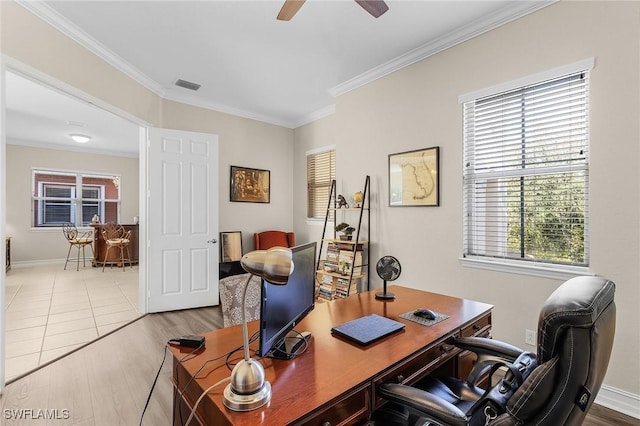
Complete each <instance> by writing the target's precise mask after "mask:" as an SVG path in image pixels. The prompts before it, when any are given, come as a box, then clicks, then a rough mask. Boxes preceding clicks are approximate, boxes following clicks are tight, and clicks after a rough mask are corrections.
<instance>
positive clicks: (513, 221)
mask: <svg viewBox="0 0 640 426" xmlns="http://www.w3.org/2000/svg"><path fill="white" fill-rule="evenodd" d="M588 77H589V73H588V70H582V71H579V72H574V73H571V74H568V75H563V76H560V77H556V78H552V79H547V80H545V81H539V82H535V83H533V84H527V85H525V86H522V87H517V88H515V89H511V90H507V91H504V92H501V93H496V94H490V95H488V96H483V97H481V98H477V99H472V100H469V101H467V102H465V103H464V176H463V179H464V216H465V217H464V256H465V257H472V258H479V259H485V260H490V261H498V262H499V261H501V260H507V261H513V260H515V261H518V262H531V263H533V262H540V263H544V264H554V265H571V266H577V267H584V266H588V264H589V251H588V235H589V234H588V223H589V222H588V210H587V206H588V177H589V97H588V94H589V78H588ZM550 266H551V265H550Z"/></svg>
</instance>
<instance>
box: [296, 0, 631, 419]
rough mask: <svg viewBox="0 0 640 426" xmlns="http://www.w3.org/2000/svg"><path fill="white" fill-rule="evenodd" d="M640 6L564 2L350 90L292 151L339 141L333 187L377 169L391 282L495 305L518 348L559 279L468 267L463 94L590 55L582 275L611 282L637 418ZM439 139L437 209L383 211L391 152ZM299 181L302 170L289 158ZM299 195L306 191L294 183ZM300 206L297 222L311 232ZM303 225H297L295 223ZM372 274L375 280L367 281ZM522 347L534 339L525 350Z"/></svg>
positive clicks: (619, 346) (379, 224)
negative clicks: (395, 264) (393, 264)
mask: <svg viewBox="0 0 640 426" xmlns="http://www.w3.org/2000/svg"><path fill="white" fill-rule="evenodd" d="M639 18H640V2H620V3H618V2H560V3H557V4H554V5H552V6H549V7H547V8H545V9H542V10H540V11H538V12H536V13H534V14H532V15H529V16H527V17H525V18H522V19H520V20H518V21H515V22H512V23H510V24H508V25H505V26H503V27H501V28H498V29H496V30H493V31H491V32H489V33H486V34H484V35H481V36H479V37H476V38H474V39H472V40H470V41H467V42H465V43H463V44H460V45H458V46H456V47H454V48H451V49H449V50H446V51H444V52H441V53H439V54H437V55H434V56H432V57H430V58H427V59H425V60H423V61H421V62H419V63H416V64H414V65H412V66H410V67H407V68H404V69H402V70H400V71H397V72H395V73H392V74H390V75H388V76H386V77H384V78H381V79H379V80H376V81H374V82H372V83H369V84H367V85H365V86H363V87H360V88H358V89H356V90H353V91H351V92H349V93H346V94H344V95H342V96H341V97H339V98H338V99H337V104H336V113H335V114H334V115H333V116H332V117H330V118H327V119H323V120H320V121H318V122H315V123H312V124H309V125H307V126H304V127H303V128H300V129H296V132H295V135H296V152H295V157H296V159H299V158H302V156H303V155H304V152H305V151H306V150H309V149H311V148H315V147H320V146H323V145H326V144H331V143H335V144H336V151H337V152H336V155H337V159H336V162H337V170H336V171H337V177H338V179H337V184H338V188H339V189H338V192H339V193H340V192H341V191H342V192H343V193H345V194H351V193H353V191H355V190H356V188H357V186H359V185H361V181H362V179H363V177H364V175H366V174H370V175H371V177H372V188H373V192H372V195H373V200H372V207H373V213H372V240H373V244H372V259H373V261H375V260H376V259H377V258H378V257H379V256H381V255H386V254H392V255H394V256H396V257H398V259H400V261H401V263H402V276H401V277H400V279H399V280H398V281H397V283H398V284H402V285H406V286H410V287H417V288H422V289H427V290H431V291H435V292H440V293H446V294H452V295H456V296H462V297H466V298H470V299H476V300H480V301H484V302H488V303H491V304H494V305H495V309H494V316H493V319H494V336H495V337H496V338H499V339H501V340H506V341H508V342H510V343H513V344H516V345H518V346H521V347H522V346H524V330H525V328H529V329H535V328H536V326H537V319H538V312H539V309H540V306H541V305H542V303H543V302H544V301H545V300H546V298H547V297H548V295H549V294H550V293H551V292H552V291H553V290H554V289H555V288H556V287H557V286H558V285H559V284H560V282H559V281H557V280H550V279H543V278H536V277H531V276H524V275H512V274H507V273H498V272H490V271H482V270H477V269H469V268H466V267H463V266H461V264H460V262H459V260H458V259H459V258H460V256H461V254H462V107H461V105H460V104H459V102H458V96H459V95H461V94H464V93H467V92H471V91H474V90H478V89H483V88H486V87H490V86H493V85H496V84H499V83H502V82H506V81H510V80H514V79H517V78H520V77H524V76H528V75H531V74H535V73H537V72H541V71H546V70H549V69H553V68H556V67H559V66H563V65H566V64H571V63H574V62H577V61H579V60H582V59H586V58H589V57H595V59H596V66H595V68H594V70H593V72H592V74H591V106H592V108H591V162H590V191H591V192H590V230H591V243H590V248H591V268H590V269H591V271H592V272H593V273H596V274H599V275H603V276H606V277H608V278H610V279H612V280H613V281H614V282H616V284H617V293H616V303H617V306H618V326H617V331H616V339H615V347H614V351H613V355H612V359H611V363H610V367H609V370H608V374H607V377H606V380H605V384H606V385H607V386H609V387H611V388H612V389H613V392H614V393H615V392H616V390H620V391H622V392H621V393H622V394H624V393H625V392H628V393H630V394H631V396H630V401H631V403H634V402H635V405H636V406H635V414H636V415H640V409H639V408H638V406H637V405H638V401H640V396H639V395H640V346H639V344H640V343H639V342H640V332H639V327H638V324H640V314H639V312H640V309H638V308H639V306H640V296H639V288H640V285H639V283H640V273H639V272H640V271H639V267H638V260H639V259H640V245H639V243H640V227H639V222H640V221H639V220H638V218H639V217H640V191H639V185H640V176H639V173H638V157H639V154H640V151H639V140H640V131H639V120H638V119H639V117H640V106H639V94H640V84H639V82H640V55H639V53H640V25H639V22H640V19H639ZM431 146H440V154H441V158H440V160H441V167H440V179H441V205H440V207H393V208H392V207H388V200H387V197H388V195H387V194H388V175H387V173H388V157H387V156H388V154H391V153H397V152H403V151H408V150H413V149H419V148H427V147H431ZM294 178H295V180H296V181H300V180H302V179H304V168H303V167H295V177H294ZM294 191H295V192H294V198H300V197H301V196H302V195H301V194H303V191H304V188H303V187H302V186H301V185H297V186H296V187H295V188H294ZM298 216H299V212H296V222H295V223H296V231H297V232H298V233H307V234H309V235H316V238H319V234H318V227H317V226H314V225H305V224H303V223H302V222H301V221H300V219H299V218H298ZM299 226H302V229H299V228H298V227H299ZM372 283H374V284H375V286H376V287H380V286H381V281H380V280H379V279H378V278H377V277H374V278H372ZM529 348H531V347H529Z"/></svg>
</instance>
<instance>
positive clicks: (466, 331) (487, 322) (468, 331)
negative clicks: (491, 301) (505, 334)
mask: <svg viewBox="0 0 640 426" xmlns="http://www.w3.org/2000/svg"><path fill="white" fill-rule="evenodd" d="M490 327H491V314H487V315H485V316H483V317H481V318H479V319H478V320H477V321H476V322H474V323H473V324H470V325H468V326H466V327H465V328H463V329H462V330H461V332H460V335H461V336H462V337H470V336H478V335H483V334H484V333H483V332H484V331H485V330H488V329H489V328H490Z"/></svg>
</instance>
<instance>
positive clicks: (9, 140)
mask: <svg viewBox="0 0 640 426" xmlns="http://www.w3.org/2000/svg"><path fill="white" fill-rule="evenodd" d="M1 71H3V72H4V76H5V95H6V101H5V102H6V104H5V108H6V109H5V111H6V112H5V117H6V119H5V129H6V130H5V153H6V157H5V160H6V167H5V170H4V174H5V176H4V178H5V182H7V185H6V209H5V211H6V214H5V221H4V228H5V233H6V237H7V238H10V241H11V249H10V255H11V269H9V270H7V271H6V275H5V277H4V282H3V286H2V288H1V289H0V291H3V292H4V306H3V308H5V321H4V323H5V327H4V328H5V334H4V336H3V337H4V339H3V340H4V346H5V351H4V353H5V357H4V358H5V359H4V364H5V369H4V372H5V374H4V380H9V381H10V380H13V379H15V378H18V377H21V376H22V375H24V374H26V373H28V372H30V371H32V370H34V369H36V368H39V367H40V366H42V365H45V364H47V363H49V362H51V361H52V360H55V359H57V358H59V357H61V356H64V355H65V354H67V353H69V352H72V351H74V350H76V349H78V348H79V347H82V346H84V345H86V344H88V343H90V342H92V341H94V340H95V339H97V338H99V337H101V336H103V335H105V334H108V333H109V332H111V331H113V330H115V329H117V328H119V327H122V326H124V325H126V324H128V323H129V322H131V321H133V320H135V319H137V318H138V317H139V316H140V315H141V314H142V313H144V306H146V305H145V302H144V301H141V300H139V295H140V294H144V291H143V288H144V285H145V283H144V282H143V279H141V277H142V276H143V275H142V274H141V273H140V269H141V266H140V267H139V266H134V268H132V269H130V268H128V267H127V268H126V269H125V270H123V268H120V267H118V265H117V264H116V265H112V266H111V267H107V268H106V270H105V271H104V272H102V268H101V267H97V266H102V265H101V264H96V263H95V262H92V261H89V262H87V265H86V266H84V265H82V264H81V265H80V267H79V268H78V269H79V270H78V271H76V268H75V265H73V266H72V265H71V264H70V265H68V267H67V268H66V269H64V264H65V259H66V257H67V252H68V249H69V243H68V242H67V240H66V239H65V238H64V235H63V233H62V229H61V228H62V227H61V226H56V225H55V223H52V224H51V226H38V225H37V223H36V222H37V221H34V215H36V213H35V212H34V210H37V209H36V208H35V207H34V205H35V204H34V182H33V180H32V178H31V174H32V170H33V169H36V168H37V169H47V170H54V171H65V172H77V173H84V174H87V173H89V174H90V173H94V172H95V173H100V174H104V173H107V174H110V175H113V176H117V177H118V185H119V189H120V194H121V195H120V199H119V200H118V201H119V203H120V208H119V211H118V215H117V217H116V221H117V222H119V223H123V224H132V225H133V224H135V225H137V222H138V218H140V217H142V216H143V214H144V211H143V210H144V208H143V207H142V206H141V205H140V193H141V192H142V191H141V188H142V185H143V182H141V179H140V176H141V175H143V174H144V170H141V169H142V168H144V161H141V159H140V158H141V157H143V156H144V153H141V152H140V146H141V143H140V135H141V131H140V125H141V124H140V123H134V122H133V121H131V120H129V119H126V118H123V117H121V116H119V115H117V114H115V113H112V112H110V111H107V110H105V109H102V108H99V107H97V106H95V105H94V104H92V103H91V102H89V101H86V100H83V99H80V98H79V97H77V96H74V95H72V94H69V93H66V92H64V91H63V90H59V89H57V88H56V86H57V84H56V82H49V79H47V80H46V82H43V81H41V80H38V79H35V78H31V77H30V76H29V73H28V72H22V71H20V70H19V69H15V70H13V69H11V70H8V69H7V70H1ZM48 83H51V84H48ZM77 134H81V135H84V136H88V137H89V138H90V139H89V141H88V142H85V143H82V144H80V143H78V142H76V141H74V140H73V139H72V138H71V135H77ZM141 171H142V173H141ZM58 186H60V185H58ZM51 188H53V189H55V188H56V186H55V185H52V186H51ZM54 192H56V191H54ZM58 192H60V191H58ZM78 192H82V193H84V192H85V191H84V187H83V186H81V189H80V190H78ZM63 194H64V191H62V192H60V193H59V194H57V197H54V198H53V199H51V204H50V205H49V207H51V208H52V210H51V211H52V212H53V211H54V209H55V215H54V216H51V217H52V218H54V220H62V219H56V217H57V216H60V217H61V218H62V217H66V216H65V215H68V216H69V218H70V219H71V218H72V216H73V217H75V215H77V214H80V215H81V214H82V213H81V212H82V210H83V209H84V207H85V205H84V203H83V202H82V201H81V202H80V204H75V208H76V210H73V207H72V204H73V203H78V201H77V198H74V199H73V200H72V199H69V200H65V199H64V196H63ZM40 195H42V194H40ZM86 196H87V197H91V195H90V193H87V194H86ZM96 203H98V201H96V202H95V203H94V204H96ZM89 204H91V203H89ZM94 207H95V206H94ZM38 214H43V213H42V212H41V211H40V212H39V213H38ZM52 214H53V213H52ZM56 215H57V216H56ZM85 222H86V221H81V223H80V224H79V226H80V227H81V229H82V230H83V231H93V228H91V227H90V226H87V225H88V224H87V223H85ZM95 238H100V236H99V234H96V236H95ZM141 261H143V260H142V259H141ZM127 266H128V265H127ZM0 300H1V299H0ZM0 340H2V339H0ZM1 382H3V380H0V383H1Z"/></svg>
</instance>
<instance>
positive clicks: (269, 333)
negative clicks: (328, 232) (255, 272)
mask: <svg viewBox="0 0 640 426" xmlns="http://www.w3.org/2000/svg"><path fill="white" fill-rule="evenodd" d="M316 247H317V243H315V242H312V243H307V244H301V245H298V246H295V247H292V248H291V252H292V259H293V265H294V269H293V273H292V274H291V276H289V281H288V282H287V284H286V285H275V284H271V283H269V282H268V281H266V280H264V279H263V280H262V291H261V302H260V344H259V348H258V355H259V356H261V357H265V356H269V357H273V358H284V359H289V358H292V357H293V354H295V353H296V351H297V350H298V349H299V348H300V345H301V344H303V343H306V340H308V338H309V334H308V333H306V332H291V330H293V328H294V327H295V326H296V325H298V323H299V322H300V321H301V320H302V319H303V318H304V317H305V316H306V315H307V314H308V313H309V312H310V311H311V310H312V309H313V308H314V306H315V273H316V264H315V261H316ZM289 332H291V333H290V334H289V337H287V334H288V333H289Z"/></svg>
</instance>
